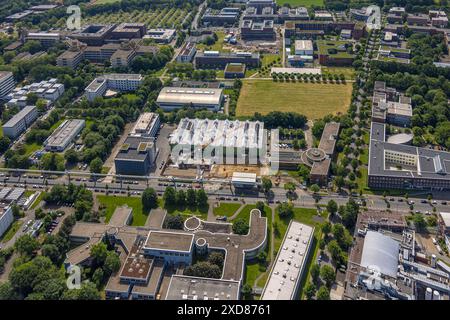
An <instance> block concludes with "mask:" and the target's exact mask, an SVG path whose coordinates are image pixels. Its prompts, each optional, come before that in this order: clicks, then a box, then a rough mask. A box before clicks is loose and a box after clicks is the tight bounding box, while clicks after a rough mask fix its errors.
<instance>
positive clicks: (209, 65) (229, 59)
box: [195, 51, 260, 69]
mask: <svg viewBox="0 0 450 320" xmlns="http://www.w3.org/2000/svg"><path fill="white" fill-rule="evenodd" d="M228 63H243V64H245V65H246V67H248V68H257V67H258V66H259V64H260V55H259V53H251V52H233V53H223V52H219V51H204V52H198V53H197V55H196V56H195V67H196V68H198V69H215V68H224V67H225V66H226V65H227V64H228Z"/></svg>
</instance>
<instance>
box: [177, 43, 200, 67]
mask: <svg viewBox="0 0 450 320" xmlns="http://www.w3.org/2000/svg"><path fill="white" fill-rule="evenodd" d="M196 52H197V49H196V48H195V43H193V42H186V43H185V44H184V45H183V48H182V49H181V50H180V53H179V54H178V56H177V62H180V63H183V62H191V61H192V60H193V59H194V56H195V53H196Z"/></svg>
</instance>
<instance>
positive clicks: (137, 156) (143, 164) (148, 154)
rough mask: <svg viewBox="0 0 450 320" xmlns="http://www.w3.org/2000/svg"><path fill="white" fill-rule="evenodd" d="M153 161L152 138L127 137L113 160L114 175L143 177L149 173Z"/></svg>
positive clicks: (154, 154) (153, 141) (154, 146)
mask: <svg viewBox="0 0 450 320" xmlns="http://www.w3.org/2000/svg"><path fill="white" fill-rule="evenodd" d="M155 159H156V144H155V140H154V138H151V137H143V136H128V137H127V138H126V139H125V141H124V143H123V145H122V146H121V148H120V150H119V152H118V153H117V155H116V157H115V159H114V164H115V167H116V173H117V174H122V175H135V176H145V175H147V174H148V173H149V171H150V169H151V167H152V166H153V164H154V162H155Z"/></svg>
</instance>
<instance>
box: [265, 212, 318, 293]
mask: <svg viewBox="0 0 450 320" xmlns="http://www.w3.org/2000/svg"><path fill="white" fill-rule="evenodd" d="M313 235H314V228H313V227H310V226H308V225H306V224H302V223H300V222H297V221H294V220H291V222H290V223H289V227H288V230H287V231H286V234H285V236H284V239H283V243H282V244H281V247H280V250H279V251H278V254H277V259H276V260H275V263H274V264H273V266H272V270H271V271H270V276H269V278H268V279H267V282H266V285H265V286H264V289H263V292H262V295H261V300H295V299H297V294H298V288H299V285H300V282H301V280H302V277H303V275H304V273H305V271H307V270H306V268H307V261H308V257H309V254H310V248H311V245H312V242H313Z"/></svg>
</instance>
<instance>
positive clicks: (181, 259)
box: [143, 231, 194, 265]
mask: <svg viewBox="0 0 450 320" xmlns="http://www.w3.org/2000/svg"><path fill="white" fill-rule="evenodd" d="M193 244H194V235H193V234H192V233H182V232H169V231H150V232H149V234H148V236H147V239H146V240H145V243H144V246H143V251H144V252H145V254H146V255H148V256H154V257H158V258H163V259H164V260H165V261H166V262H167V263H169V264H175V265H176V264H180V263H184V264H185V265H191V264H192V255H193V248H194V246H193Z"/></svg>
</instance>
